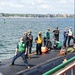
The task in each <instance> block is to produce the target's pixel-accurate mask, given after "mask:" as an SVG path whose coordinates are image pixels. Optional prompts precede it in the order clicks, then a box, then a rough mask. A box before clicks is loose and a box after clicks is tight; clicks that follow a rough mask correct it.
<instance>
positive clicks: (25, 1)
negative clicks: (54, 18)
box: [0, 0, 74, 13]
mask: <svg viewBox="0 0 75 75" xmlns="http://www.w3.org/2000/svg"><path fill="white" fill-rule="evenodd" d="M11 9H12V11H11ZM0 11H1V12H9V13H10V12H12V13H13V12H16V13H17V12H18V13H59V12H62V13H64V12H67V13H72V12H73V11H74V0H68V1H67V0H18V1H17V0H0Z"/></svg>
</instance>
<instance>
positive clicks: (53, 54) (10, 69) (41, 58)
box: [0, 51, 74, 75]
mask: <svg viewBox="0 0 75 75" xmlns="http://www.w3.org/2000/svg"><path fill="white" fill-rule="evenodd" d="M58 53H59V52H58V51H50V52H48V53H46V54H43V55H35V54H34V55H33V56H32V57H31V59H28V62H29V65H30V66H31V69H32V68H33V67H35V66H38V65H41V64H43V63H45V62H48V61H52V60H54V59H56V58H60V57H58V56H57V54H58ZM71 55H72V56H74V54H71ZM11 61H12V58H10V59H6V60H3V61H1V63H0V73H2V75H16V74H20V73H24V72H25V70H28V69H26V68H25V66H24V63H23V60H22V59H21V58H18V59H17V60H16V61H15V65H14V66H9V64H10V63H11Z"/></svg>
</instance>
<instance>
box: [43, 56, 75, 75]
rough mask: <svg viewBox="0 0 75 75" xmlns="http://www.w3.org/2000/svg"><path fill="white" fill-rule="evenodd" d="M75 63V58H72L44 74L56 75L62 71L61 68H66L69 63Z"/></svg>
mask: <svg viewBox="0 0 75 75" xmlns="http://www.w3.org/2000/svg"><path fill="white" fill-rule="evenodd" d="M73 61H75V56H74V57H72V58H71V59H69V60H67V61H66V62H64V63H62V64H60V65H58V66H56V67H55V68H53V69H51V70H49V71H47V72H46V73H44V74H43V75H52V74H53V73H55V72H56V71H58V70H60V69H61V68H63V67H65V66H66V65H68V64H69V63H71V62H73Z"/></svg>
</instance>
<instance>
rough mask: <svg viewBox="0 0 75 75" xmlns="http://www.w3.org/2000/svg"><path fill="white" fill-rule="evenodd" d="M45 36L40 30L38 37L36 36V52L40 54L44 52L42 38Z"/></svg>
mask: <svg viewBox="0 0 75 75" xmlns="http://www.w3.org/2000/svg"><path fill="white" fill-rule="evenodd" d="M42 39H43V38H42V33H41V32H39V33H38V37H36V39H35V42H36V54H37V55H38V54H40V55H41V54H42V52H41V47H42V41H43V40H42Z"/></svg>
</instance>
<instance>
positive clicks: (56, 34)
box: [52, 27, 60, 41]
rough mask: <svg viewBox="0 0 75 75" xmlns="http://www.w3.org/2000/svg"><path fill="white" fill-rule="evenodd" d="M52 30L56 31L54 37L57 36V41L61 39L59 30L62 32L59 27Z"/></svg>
mask: <svg viewBox="0 0 75 75" xmlns="http://www.w3.org/2000/svg"><path fill="white" fill-rule="evenodd" d="M52 32H53V33H54V38H55V39H56V40H57V41H59V32H60V30H59V28H58V27H56V29H54V30H53V31H52Z"/></svg>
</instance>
